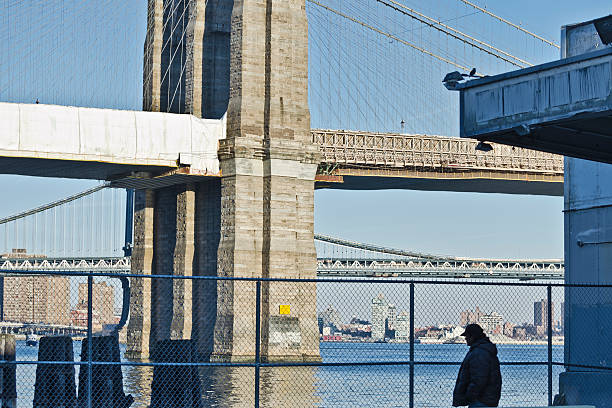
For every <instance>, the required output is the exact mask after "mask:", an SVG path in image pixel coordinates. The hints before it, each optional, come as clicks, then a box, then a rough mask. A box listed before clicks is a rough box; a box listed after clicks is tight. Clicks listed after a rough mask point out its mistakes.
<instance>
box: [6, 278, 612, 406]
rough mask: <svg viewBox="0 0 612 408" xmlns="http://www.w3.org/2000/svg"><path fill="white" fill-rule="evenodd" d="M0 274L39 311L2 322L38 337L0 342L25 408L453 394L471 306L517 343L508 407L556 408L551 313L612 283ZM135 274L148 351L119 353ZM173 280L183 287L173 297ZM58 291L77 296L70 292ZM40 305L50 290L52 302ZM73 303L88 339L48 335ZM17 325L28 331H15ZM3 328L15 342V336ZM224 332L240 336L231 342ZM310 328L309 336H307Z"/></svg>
mask: <svg viewBox="0 0 612 408" xmlns="http://www.w3.org/2000/svg"><path fill="white" fill-rule="evenodd" d="M0 274H1V276H2V287H3V289H4V291H3V307H2V310H1V312H2V320H3V321H10V320H11V319H12V320H15V316H17V315H16V313H18V312H19V311H18V310H14V309H15V308H11V307H10V306H9V305H8V302H10V301H13V303H15V302H22V303H23V305H22V309H24V310H25V312H26V313H25V314H23V313H22V315H21V318H22V319H26V320H27V319H28V317H27V316H28V313H30V312H31V316H32V317H31V318H30V320H31V321H29V322H23V323H27V324H24V325H22V326H19V325H15V324H12V325H8V326H7V327H11V328H12V329H10V330H9V331H13V332H15V333H16V334H17V335H23V334H24V333H23V330H26V331H27V330H30V332H31V333H35V334H36V332H37V334H39V335H44V336H43V337H41V338H40V342H39V345H38V350H36V348H35V347H34V348H27V346H26V345H25V342H24V341H23V340H18V341H17V342H16V343H13V344H16V347H15V346H14V348H13V350H16V352H15V351H14V352H13V355H12V357H11V353H10V347H8V348H7V347H5V348H3V349H2V351H3V353H4V357H2V358H1V360H0V369H1V370H2V374H3V375H4V381H5V384H7V383H6V375H7V373H10V370H11V367H14V368H13V370H15V368H16V375H15V378H16V379H15V393H14V394H15V396H14V397H12V396H11V395H12V394H10V393H8V394H2V395H3V398H9V399H13V400H14V403H15V404H16V405H13V406H18V407H30V406H60V405H61V406H74V407H76V406H78V407H102V406H125V407H128V406H135V407H145V406H147V407H148V406H150V407H174V406H192V407H196V406H197V407H204V406H255V407H260V406H262V407H264V406H275V407H278V406H292V407H293V406H351V405H353V406H354V404H355V401H359V405H361V406H368V405H374V404H375V403H376V404H377V405H381V404H382V405H385V404H387V405H392V404H396V405H397V404H401V405H403V406H409V407H411V408H413V407H426V406H427V407H430V406H448V405H449V404H450V399H449V398H451V395H452V386H453V385H454V377H455V376H456V373H457V370H458V366H459V365H460V364H461V360H462V357H463V355H464V354H465V352H466V351H467V348H466V347H465V345H461V344H457V343H455V344H453V343H454V342H457V341H458V340H460V338H458V337H457V329H456V328H452V327H446V326H445V325H443V324H440V322H442V323H443V322H450V321H453V322H454V323H455V324H456V325H457V326H460V325H461V323H463V324H465V323H466V322H468V321H472V320H474V319H476V318H477V319H478V321H479V322H480V324H481V325H482V326H483V327H484V328H485V329H486V330H487V331H488V332H489V335H490V337H491V339H492V340H493V341H494V342H498V343H504V342H506V343H509V344H498V347H499V353H500V360H501V365H502V372H503V375H504V389H503V390H502V403H503V405H504V406H512V405H517V404H518V405H519V406H525V405H534V406H537V405H542V404H545V403H548V404H549V405H551V404H552V399H553V396H554V394H555V392H556V381H555V378H556V375H558V373H559V372H560V370H562V369H563V368H566V369H567V368H568V367H578V365H576V364H569V363H568V362H564V361H563V360H562V358H563V357H562V355H563V353H562V352H561V345H560V344H558V342H557V340H558V337H559V336H556V334H557V335H558V334H560V333H558V331H559V327H556V326H557V325H556V322H555V316H558V317H559V318H560V319H561V321H563V318H562V317H561V314H560V313H558V312H559V309H556V310H555V307H559V306H557V305H560V304H561V302H563V300H564V296H565V291H566V290H570V289H573V290H580V291H584V295H589V294H591V295H594V294H595V293H596V292H597V291H601V290H612V286H596V285H565V284H562V283H552V282H529V283H525V282H500V281H496V282H486V281H472V282H449V281H438V280H406V279H385V280H382V279H355V278H346V279H335V278H328V279H322V278H319V279H273V278H232V277H210V276H172V275H153V276H150V275H138V274H123V273H122V274H118V273H113V272H96V273H91V272H90V273H87V272H83V271H68V270H67V271H37V270H33V271H23V270H22V271H15V270H0ZM126 278H129V279H130V285H129V286H132V287H133V286H134V285H135V284H136V285H137V283H138V282H140V284H142V283H143V282H148V283H149V284H150V285H151V293H152V302H151V304H152V311H151V333H150V334H149V340H150V341H149V342H150V356H148V358H146V359H138V360H134V359H128V358H126V349H127V348H129V347H130V346H129V345H128V346H126V345H124V344H123V343H120V342H119V341H120V340H121V341H123V340H124V339H122V335H123V334H124V333H125V332H126V331H130V330H133V329H134V327H135V326H130V325H129V324H128V325H127V326H125V327H123V325H124V323H125V322H126V319H127V310H125V309H126V307H127V305H128V304H129V296H130V294H129V289H128V288H129V286H128V285H127V279H126ZM121 281H122V282H123V285H120V282H121ZM186 282H189V283H190V285H187V286H186V285H184V283H186ZM45 285H46V286H45ZM53 285H55V286H53ZM66 285H67V286H66ZM109 287H112V288H114V291H110V290H108V288H109ZM186 287H190V288H192V289H191V290H193V292H192V293H191V295H192V303H191V304H188V305H187V307H184V306H185V305H184V304H183V305H182V306H181V307H183V309H181V307H178V306H177V304H178V303H180V299H179V296H178V294H177V293H178V292H177V290H181V291H185V290H186V289H185V288H186ZM15 288H16V289H17V290H15ZM62 288H63V289H62ZM66 288H67V289H66ZM121 288H123V289H124V290H125V292H124V296H123V297H122V296H121ZM177 288H180V289H177ZM28 290H29V291H30V292H31V296H29V295H28V296H26V297H25V301H23V299H24V298H23V296H21V297H19V296H18V294H19V293H20V294H23V293H27V292H28ZM228 290H229V291H230V292H231V293H233V294H234V297H233V298H231V299H230V300H229V302H233V304H232V306H233V309H232V310H229V309H228V310H224V309H223V307H222V306H219V307H218V308H217V310H203V306H204V305H206V304H208V305H211V304H221V302H219V297H220V296H225V294H226V293H228ZM44 291H47V296H45V294H44V293H43V292H44ZM168 291H169V292H168ZM203 291H206V293H207V294H208V295H209V296H203V295H204V292H203ZM164 293H174V295H173V297H171V298H170V299H168V297H166V296H163V295H164ZM296 293H302V294H306V295H309V294H310V295H312V296H314V298H300V297H296V296H295V294H296ZM237 294H240V296H237ZM11 296H15V297H14V298H11ZM62 296H68V297H69V299H68V301H67V302H68V303H66V300H65V299H62V298H61V297H62ZM210 296H212V297H213V299H212V301H213V302H212V303H211V299H209V297H210ZM185 298H187V297H185ZM283 299H286V302H285V303H286V304H282V305H281V308H282V307H283V306H286V307H287V309H286V310H285V313H287V314H282V313H283V312H282V310H281V311H279V309H278V306H279V305H278V304H279V301H281V300H283ZM132 301H133V299H132ZM28 302H31V303H32V305H31V307H30V309H28ZM36 302H46V303H45V305H46V306H45V307H46V309H47V314H46V315H44V316H43V315H42V313H43V311H42V309H41V308H39V307H38V306H36V304H35V303H36ZM206 302H208V303H206ZM184 303H185V302H184ZM187 303H188V302H187ZM281 303H282V302H281ZM67 304H68V305H69V308H70V310H71V313H72V315H71V317H72V319H73V320H72V321H71V324H72V323H74V322H77V323H83V319H84V320H85V321H86V324H85V325H83V324H80V325H79V327H81V328H82V326H86V327H87V332H86V336H83V334H82V332H79V331H73V332H70V333H71V335H72V337H67V336H59V337H58V336H50V335H48V334H49V333H50V332H49V331H48V330H49V329H48V328H49V327H52V325H51V324H50V323H53V322H50V321H48V320H49V319H52V317H53V316H51V315H50V314H49V312H48V310H56V313H59V312H57V309H58V308H59V307H60V305H63V306H62V307H64V308H65V307H66V305H67ZM315 304H318V306H317V307H316V309H315V308H314V307H315V306H314V305H315ZM119 305H121V307H120V308H121V309H122V310H121V312H122V313H121V315H122V316H121V318H119V317H118V316H117V317H116V318H115V320H114V322H113V324H102V323H103V322H106V320H104V319H107V317H102V315H104V314H105V313H107V312H108V307H109V306H112V307H113V309H115V308H117V309H119ZM532 307H533V309H532ZM83 308H84V309H85V310H81V309H83ZM241 308H242V309H241ZM248 308H250V309H248ZM275 308H276V309H275ZM481 308H482V309H481ZM538 308H539V309H538ZM39 309H40V310H39ZM187 309H192V311H193V313H192V314H191V315H190V316H191V317H190V319H191V322H190V324H191V328H187V329H185V330H183V331H182V332H181V331H180V330H179V329H177V327H178V326H177V324H176V321H177V316H179V315H180V317H181V318H182V319H183V322H184V320H185V318H186V316H188V315H189V313H186V314H183V315H181V313H184V311H185V310H187ZM402 309H403V310H402ZM468 309H469V310H468ZM472 309H473V310H472ZM525 309H527V311H525ZM534 309H537V310H534ZM181 310H183V312H181ZM400 310H402V311H400ZM196 311H197V313H196ZM22 312H23V310H22ZM83 312H84V315H83ZM243 312H244V313H243ZM531 312H534V316H533V317H534V319H538V318H539V319H540V321H539V322H534V323H539V324H538V325H535V326H529V325H519V324H517V326H516V327H515V328H514V331H512V332H511V331H509V330H510V326H509V325H505V324H504V320H505V321H506V322H509V321H511V320H516V319H520V318H522V317H525V316H528V317H530V314H531ZM79 313H81V314H79ZM315 313H316V315H315ZM538 313H539V315H538ZM118 314H119V313H118V312H114V315H118ZM502 315H503V317H502ZM316 316H318V319H317V317H316ZM350 316H352V317H350ZM228 317H229V319H228V320H227V321H226V323H227V324H223V322H224V320H223V319H226V318H228ZM349 317H350V321H349ZM44 319H47V321H45V320H44ZM74 319H76V320H74ZM79 319H81V320H79ZM283 319H284V320H283ZM300 319H303V320H300ZM313 319H317V323H318V325H319V327H318V330H317V329H316V328H315V327H316V326H314V325H313V323H314V322H313V321H312V320H313ZM37 320H38V321H37ZM366 320H367V321H366ZM460 320H464V321H460ZM165 323H168V324H167V325H166V324H165ZM18 326H19V327H21V329H15V327H18ZM187 326H188V325H187ZM187 326H185V325H183V326H182V327H187ZM20 330H22V331H20ZM224 330H225V331H224ZM292 330H294V331H292ZM296 330H297V331H296ZM312 330H317V332H316V333H312V332H311V331H312ZM453 330H455V331H454V333H453ZM525 330H532V332H529V333H527V332H525ZM556 332H557V333H556ZM177 333H178V334H177ZM296 333H297V334H296ZM516 333H518V334H517V335H516V336H515V334H516ZM204 334H208V335H209V337H205V336H204ZM504 334H506V336H505V337H504ZM0 336H5V337H2V339H3V340H2V341H4V342H10V340H9V339H10V335H5V334H0ZM6 336H9V337H6ZM129 336H132V337H133V333H131V334H130V333H128V337H129ZM511 336H512V337H511ZM517 336H518V337H517ZM521 336H522V337H521ZM57 339H67V340H62V341H63V343H62V341H59V340H57ZM228 339H229V340H231V342H232V347H233V348H230V349H228V348H227V346H228V344H229V343H228V341H229V340H228ZM309 339H315V342H313V343H312V344H307V343H308V341H309ZM375 340H376V341H375ZM13 341H14V340H13ZM2 344H4V343H2ZM7 344H8V343H7ZM279 344H280V346H279ZM73 347H74V352H73ZM309 347H310V348H309ZM228 350H229V351H228ZM292 350H293V351H292ZM295 350H299V352H295ZM35 351H37V352H38V353H37V355H35ZM279 351H280V352H279ZM79 352H80V359H79V358H78V354H79ZM282 353H284V354H282ZM296 356H297V357H298V358H296ZM300 356H301V357H300ZM318 356H320V358H318ZM584 367H587V365H585V366H584ZM588 367H589V368H595V369H608V368H606V367H600V366H599V365H597V364H593V365H588ZM34 368H35V370H36V371H35V372H34ZM519 369H520V370H521V371H520V372H519V371H517V370H519ZM542 370H544V371H542ZM77 372H78V374H77ZM58 383H61V384H62V386H61V387H58ZM70 384H71V385H70ZM44 404H47V405H44ZM49 404H51V405H49ZM53 404H55V405H53ZM105 404H106V405H105ZM109 404H110V405H109ZM9 406H10V405H9Z"/></svg>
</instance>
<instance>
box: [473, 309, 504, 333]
mask: <svg viewBox="0 0 612 408" xmlns="http://www.w3.org/2000/svg"><path fill="white" fill-rule="evenodd" d="M503 320H504V319H503V317H502V316H501V315H500V314H499V313H497V312H491V313H488V314H483V315H482V316H480V319H479V321H480V323H479V324H480V326H481V327H482V329H483V330H484V332H485V333H487V334H489V335H491V334H501V332H502V324H503Z"/></svg>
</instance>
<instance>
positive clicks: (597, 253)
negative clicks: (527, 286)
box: [559, 22, 612, 408]
mask: <svg viewBox="0 0 612 408" xmlns="http://www.w3.org/2000/svg"><path fill="white" fill-rule="evenodd" d="M602 47H605V45H604V44H602V43H601V40H600V39H599V36H598V35H596V32H595V28H594V26H593V24H592V23H591V22H587V23H582V24H577V25H573V26H566V27H564V28H563V29H562V33H561V49H562V55H561V56H562V57H570V56H574V55H579V54H583V53H585V52H589V51H592V50H595V49H600V48H602ZM564 197H565V200H564V201H565V202H564V213H565V216H564V223H565V281H566V283H569V284H595V285H611V284H612V165H609V164H601V163H596V162H592V161H587V160H580V159H570V158H566V159H565V194H564ZM564 309H565V310H564V313H565V315H564V320H565V356H564V358H565V364H566V365H567V370H566V372H564V373H562V374H561V375H560V377H559V390H560V392H561V393H562V394H564V395H565V399H566V403H567V404H568V405H571V404H590V405H595V406H596V407H597V408H612V289H609V288H608V289H607V288H567V289H566V290H565V307H564ZM595 367H606V368H608V369H609V370H605V369H602V368H595Z"/></svg>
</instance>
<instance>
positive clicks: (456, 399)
mask: <svg viewBox="0 0 612 408" xmlns="http://www.w3.org/2000/svg"><path fill="white" fill-rule="evenodd" d="M461 335H462V336H464V337H465V342H466V343H467V345H468V346H470V350H469V351H468V352H467V355H466V356H465V358H464V359H463V363H461V368H460V369H459V374H458V375H457V382H456V383H455V390H454V391H453V406H454V407H459V406H464V405H467V406H469V408H476V407H496V406H497V405H498V404H499V398H500V396H501V385H502V378H501V372H500V370H499V359H498V358H497V347H495V344H493V343H491V340H489V338H488V337H487V336H485V334H484V332H483V330H482V327H480V326H479V325H477V324H468V325H467V327H466V328H465V331H464V332H463V334H461Z"/></svg>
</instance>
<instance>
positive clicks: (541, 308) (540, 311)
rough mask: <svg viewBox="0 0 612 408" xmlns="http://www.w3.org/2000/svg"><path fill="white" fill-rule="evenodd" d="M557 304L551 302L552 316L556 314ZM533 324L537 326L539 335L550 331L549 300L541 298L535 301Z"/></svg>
mask: <svg viewBox="0 0 612 408" xmlns="http://www.w3.org/2000/svg"><path fill="white" fill-rule="evenodd" d="M554 306H555V304H554V303H552V302H551V305H550V308H551V309H550V310H551V312H552V313H551V317H552V316H554V315H555V307H554ZM533 325H534V326H535V327H536V331H537V333H538V335H545V334H546V333H547V332H548V301H547V300H544V299H542V300H540V301H539V302H534V303H533Z"/></svg>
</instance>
